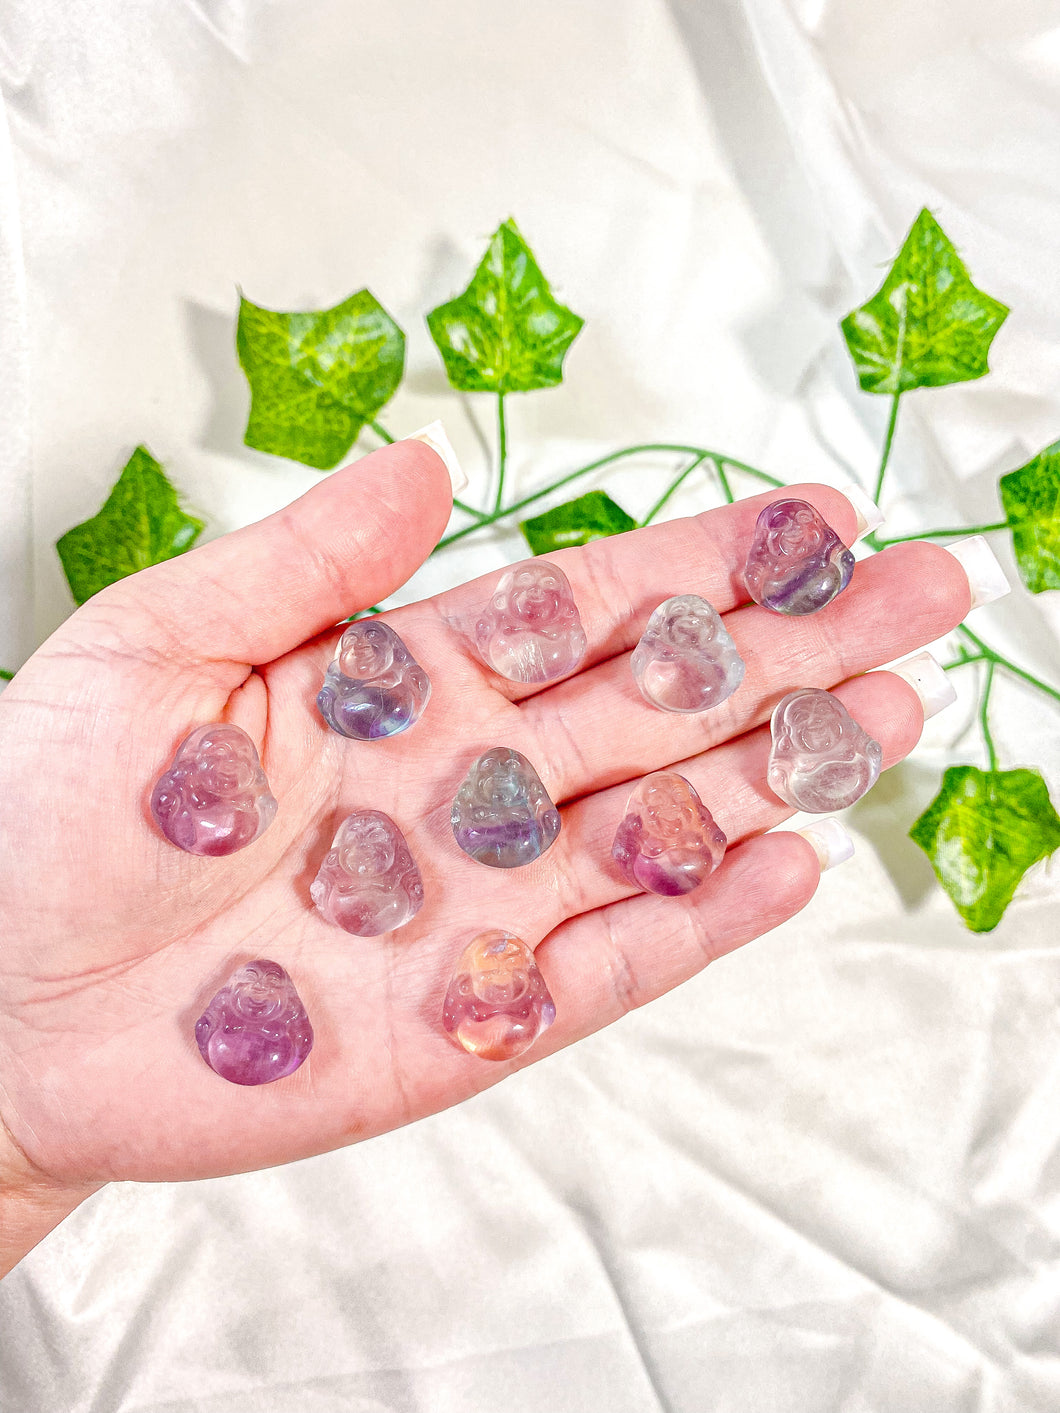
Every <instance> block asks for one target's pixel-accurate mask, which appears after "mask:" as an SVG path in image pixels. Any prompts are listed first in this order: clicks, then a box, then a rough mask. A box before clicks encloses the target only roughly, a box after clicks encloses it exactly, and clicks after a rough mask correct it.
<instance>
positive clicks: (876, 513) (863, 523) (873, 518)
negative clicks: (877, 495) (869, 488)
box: [839, 481, 883, 541]
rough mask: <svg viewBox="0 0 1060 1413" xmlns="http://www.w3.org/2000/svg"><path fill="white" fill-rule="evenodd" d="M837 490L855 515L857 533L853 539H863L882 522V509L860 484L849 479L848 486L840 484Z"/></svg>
mask: <svg viewBox="0 0 1060 1413" xmlns="http://www.w3.org/2000/svg"><path fill="white" fill-rule="evenodd" d="M839 490H840V493H841V494H842V495H845V496H846V498H847V500H848V501H849V502H850V504H851V505H852V506H853V507H854V514H855V515H856V516H857V520H858V533H857V534H856V535H855V536H854V539H855V541H857V540H861V539H864V537H865V536H866V535H870V534H871V533H872V532H873V530H878V529H879V528H880V526H881V525H882V524H883V511H882V510H881V509H880V507H879V506H878V505H877V504H876V502H875V501H874V500H870V499H869V497H868V496H867V495H866V494H865V492H864V491H863V490H862V489H861V487H860V486H858V485H855V483H854V482H853V481H851V483H850V485H849V486H840V487H839Z"/></svg>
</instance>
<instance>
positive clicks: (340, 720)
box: [317, 618, 431, 741]
mask: <svg viewBox="0 0 1060 1413" xmlns="http://www.w3.org/2000/svg"><path fill="white" fill-rule="evenodd" d="M430 695H431V680H430V678H429V677H428V676H427V674H426V672H424V670H423V668H422V667H421V666H420V665H419V663H418V662H417V661H416V659H415V658H414V657H413V656H412V654H411V653H410V652H409V650H408V648H407V647H406V646H405V644H404V643H403V642H402V641H401V639H400V638H399V637H398V635H397V633H395V632H394V630H393V628H391V627H390V625H389V624H388V623H382V622H380V620H379V619H378V618H360V619H358V620H357V622H356V623H351V624H350V626H349V627H348V628H347V629H346V631H345V632H344V633H343V635H342V637H341V638H340V639H339V646H338V651H337V653H336V656H335V661H334V662H333V663H332V664H331V666H330V667H329V668H328V670H327V674H326V675H325V677H324V685H323V687H321V689H320V691H319V693H318V694H317V706H318V707H319V708H320V714H321V716H322V717H323V718H324V720H325V721H326V722H327V723H328V725H329V726H330V727H331V729H332V730H333V731H337V732H338V733H339V735H340V736H348V737H350V738H351V739H352V740H355V741H378V740H380V739H382V738H384V737H386V736H396V735H397V734H398V732H399V731H406V730H408V728H409V727H410V726H414V725H415V723H416V722H417V721H418V720H419V719H420V716H421V715H422V713H423V709H424V707H425V706H426V705H427V701H428V699H429V697H430Z"/></svg>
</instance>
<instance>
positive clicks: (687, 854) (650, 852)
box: [611, 770, 727, 898]
mask: <svg viewBox="0 0 1060 1413" xmlns="http://www.w3.org/2000/svg"><path fill="white" fill-rule="evenodd" d="M726 842H727V841H726V838H725V835H724V834H723V833H722V832H721V830H720V829H719V828H718V826H717V825H716V824H715V822H714V816H713V815H712V814H711V812H710V810H708V809H707V807H706V805H704V803H703V801H702V800H701V799H700V798H699V795H698V794H697V793H696V790H695V788H694V786H692V785H691V784H690V783H689V782H688V781H687V780H686V779H685V778H684V776H683V775H678V774H677V772H676V771H673V770H656V771H654V772H653V773H652V774H651V775H646V776H645V777H644V779H643V780H641V781H640V782H639V783H638V784H637V785H636V787H635V788H634V790H633V792H632V794H631V795H630V797H629V803H628V804H627V805H626V813H625V816H624V818H623V820H622V823H621V824H620V825H619V826H618V831H617V833H616V834H615V842H614V844H613V845H612V846H611V856H612V858H613V859H614V860H615V862H616V863H617V864H618V866H619V868H620V869H621V871H622V874H623V876H624V877H625V879H626V880H627V882H629V883H632V884H633V886H634V887H635V888H646V889H647V890H648V892H649V893H659V894H661V895H662V896H663V897H669V898H673V897H677V896H678V895H680V894H682V893H690V892H691V891H692V889H693V888H698V887H699V885H700V884H701V883H702V882H703V881H704V880H705V879H707V878H709V877H710V875H711V874H712V873H713V872H714V870H715V869H716V868H717V867H718V865H719V864H720V863H721V861H722V859H723V857H724V855H725V845H726Z"/></svg>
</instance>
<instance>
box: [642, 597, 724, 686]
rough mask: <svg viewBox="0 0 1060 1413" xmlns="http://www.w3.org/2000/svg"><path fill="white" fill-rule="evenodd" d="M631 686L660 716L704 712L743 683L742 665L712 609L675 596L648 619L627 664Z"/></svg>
mask: <svg viewBox="0 0 1060 1413" xmlns="http://www.w3.org/2000/svg"><path fill="white" fill-rule="evenodd" d="M630 665H631V667H632V668H633V680H634V681H635V682H636V684H637V686H638V687H639V688H640V690H641V693H642V695H643V697H644V699H645V701H648V702H650V703H651V704H652V706H656V707H659V708H660V709H661V710H662V711H680V712H692V711H707V710H708V709H709V708H710V707H715V706H717V705H718V704H719V702H723V701H724V700H725V698H726V697H731V696H732V694H733V692H735V691H736V688H737V687H738V686H739V685H740V683H741V682H742V681H743V675H744V671H745V668H744V660H743V658H742V657H741V656H740V654H739V653H738V652H737V651H736V645H735V644H734V643H733V641H732V638H731V637H730V636H729V634H728V632H727V631H726V628H725V625H724V623H723V622H722V621H721V615H720V614H719V613H718V611H717V609H716V608H714V607H713V606H712V605H711V604H709V603H707V601H706V599H701V598H700V597H699V595H698V594H678V595H677V597H676V598H672V599H667V600H666V602H665V603H661V604H660V605H659V607H658V608H657V609H656V610H655V612H654V613H653V614H652V616H651V617H650V618H649V619H648V626H647V628H645V630H644V635H643V637H642V638H641V640H640V642H639V643H638V644H637V646H636V647H635V648H634V649H633V656H632V658H631V660H630Z"/></svg>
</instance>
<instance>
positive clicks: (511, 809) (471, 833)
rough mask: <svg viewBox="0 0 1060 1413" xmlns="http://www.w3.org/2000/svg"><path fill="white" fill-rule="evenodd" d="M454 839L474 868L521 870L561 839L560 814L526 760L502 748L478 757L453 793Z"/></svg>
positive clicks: (494, 748) (504, 747) (515, 752)
mask: <svg viewBox="0 0 1060 1413" xmlns="http://www.w3.org/2000/svg"><path fill="white" fill-rule="evenodd" d="M451 818H452V825H453V836H454V838H455V839H456V842H457V843H458V844H459V845H460V847H461V849H463V851H464V853H465V854H468V855H470V857H471V858H473V859H475V860H476V861H477V862H478V863H483V864H489V865H490V867H491V868H521V867H522V865H523V864H528V863H533V861H534V859H537V858H540V857H541V855H542V854H543V853H544V852H545V850H546V849H547V848H549V847H550V846H551V845H552V844H553V843H554V842H555V839H556V836H557V835H558V834H559V826H560V819H559V811H558V810H557V809H556V807H555V805H554V804H553V803H552V801H551V800H550V799H549V797H548V791H547V790H546V789H545V787H544V785H542V783H541V779H540V776H539V775H538V773H537V771H536V770H535V769H534V767H533V766H532V765H531V764H530V762H529V761H528V760H527V758H526V757H525V756H523V755H520V754H519V752H518V751H512V750H509V749H508V748H507V747H506V746H494V747H493V749H492V750H489V751H487V752H486V754H485V755H483V756H480V757H479V758H478V760H477V761H476V762H475V763H474V765H473V766H472V767H471V769H470V770H469V771H468V773H467V775H466V777H465V779H464V783H463V784H462V785H461V786H460V789H459V790H458V791H457V792H456V798H455V799H454V800H453V809H452V816H451Z"/></svg>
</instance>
